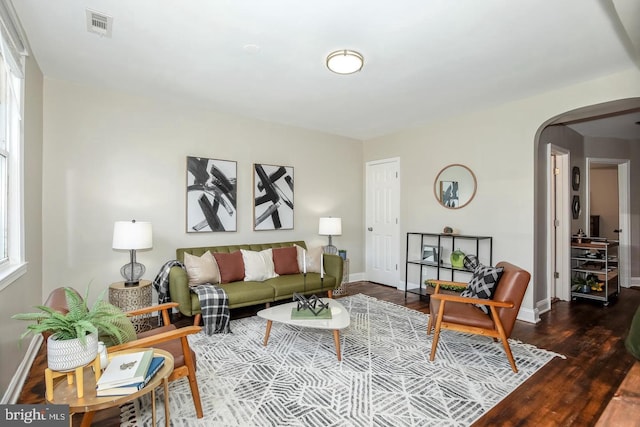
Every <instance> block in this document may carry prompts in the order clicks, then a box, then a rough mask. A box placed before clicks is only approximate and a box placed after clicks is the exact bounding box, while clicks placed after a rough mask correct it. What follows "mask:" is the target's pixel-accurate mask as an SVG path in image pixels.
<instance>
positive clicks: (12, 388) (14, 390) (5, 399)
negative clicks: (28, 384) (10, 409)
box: [0, 334, 43, 405]
mask: <svg viewBox="0 0 640 427" xmlns="http://www.w3.org/2000/svg"><path fill="white" fill-rule="evenodd" d="M42 340H43V338H42V335H40V334H38V335H34V336H33V338H31V342H30V343H29V348H28V349H27V352H26V353H25V355H24V358H22V362H20V366H18V369H17V370H16V373H15V374H14V375H13V378H11V382H10V383H9V386H8V387H7V391H5V393H4V396H2V400H0V403H1V404H3V405H4V404H14V403H16V402H17V401H18V398H20V393H21V392H22V387H24V382H25V380H26V379H27V375H29V370H30V369H31V365H33V360H34V359H35V358H36V356H37V355H38V351H39V350H40V344H42Z"/></svg>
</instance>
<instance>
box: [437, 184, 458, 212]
mask: <svg viewBox="0 0 640 427" xmlns="http://www.w3.org/2000/svg"><path fill="white" fill-rule="evenodd" d="M440 200H441V202H442V204H443V205H444V206H446V207H448V208H456V207H458V206H459V205H460V199H459V195H458V181H440Z"/></svg>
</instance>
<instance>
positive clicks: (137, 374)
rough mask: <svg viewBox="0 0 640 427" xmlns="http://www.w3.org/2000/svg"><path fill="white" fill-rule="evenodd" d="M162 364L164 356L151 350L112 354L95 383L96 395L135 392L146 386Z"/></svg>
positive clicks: (116, 394)
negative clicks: (157, 354)
mask: <svg viewBox="0 0 640 427" xmlns="http://www.w3.org/2000/svg"><path fill="white" fill-rule="evenodd" d="M162 365H164V357H162V356H156V357H154V356H153V350H144V351H138V352H135V353H127V354H122V355H118V356H114V357H113V358H112V359H111V360H110V361H109V365H108V366H107V369H105V370H104V372H103V373H102V375H101V376H100V379H98V382H97V383H96V396H98V397H104V396H120V395H127V394H131V393H135V392H136V391H138V390H140V389H142V388H143V387H144V386H146V385H147V384H148V383H149V381H150V380H151V378H153V376H154V375H155V374H156V372H158V371H159V370H160V368H161V367H162Z"/></svg>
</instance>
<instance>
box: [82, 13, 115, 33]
mask: <svg viewBox="0 0 640 427" xmlns="http://www.w3.org/2000/svg"><path fill="white" fill-rule="evenodd" d="M112 26H113V18H112V17H111V16H109V15H105V14H104V13H100V12H96V11H94V10H90V9H87V31H89V32H90V33H96V34H99V35H101V36H104V37H111V27H112Z"/></svg>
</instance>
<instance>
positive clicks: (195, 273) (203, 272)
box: [184, 251, 220, 286]
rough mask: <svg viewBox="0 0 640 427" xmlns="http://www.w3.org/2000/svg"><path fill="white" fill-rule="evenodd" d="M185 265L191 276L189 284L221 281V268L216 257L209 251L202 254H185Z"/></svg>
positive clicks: (188, 274)
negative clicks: (219, 268)
mask: <svg viewBox="0 0 640 427" xmlns="http://www.w3.org/2000/svg"><path fill="white" fill-rule="evenodd" d="M184 266H185V268H186V270H187V277H188V278H189V286H198V285H201V284H203V283H220V270H218V264H217V263H216V259H215V258H214V257H213V255H211V252H209V251H207V252H205V253H204V254H203V255H202V256H195V255H191V254H188V253H185V254H184Z"/></svg>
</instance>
